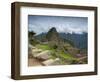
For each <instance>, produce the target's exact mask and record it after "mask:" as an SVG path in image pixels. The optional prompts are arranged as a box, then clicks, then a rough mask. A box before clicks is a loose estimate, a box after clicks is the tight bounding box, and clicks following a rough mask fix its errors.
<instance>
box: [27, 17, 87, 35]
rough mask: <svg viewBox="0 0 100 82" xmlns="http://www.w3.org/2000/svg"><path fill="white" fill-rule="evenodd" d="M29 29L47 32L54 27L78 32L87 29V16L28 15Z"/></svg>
mask: <svg viewBox="0 0 100 82" xmlns="http://www.w3.org/2000/svg"><path fill="white" fill-rule="evenodd" d="M28 20H29V23H28V28H29V31H30V30H32V31H34V32H36V34H40V33H42V32H48V30H49V29H50V28H52V27H55V28H56V29H57V31H58V32H64V33H73V32H74V33H78V34H81V33H83V32H87V31H88V29H87V28H88V22H87V17H55V16H29V18H28Z"/></svg>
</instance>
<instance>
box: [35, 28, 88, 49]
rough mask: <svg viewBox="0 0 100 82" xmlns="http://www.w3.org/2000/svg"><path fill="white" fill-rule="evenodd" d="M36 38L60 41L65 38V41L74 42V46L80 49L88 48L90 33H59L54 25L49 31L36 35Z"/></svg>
mask: <svg viewBox="0 0 100 82" xmlns="http://www.w3.org/2000/svg"><path fill="white" fill-rule="evenodd" d="M35 38H36V39H38V40H40V41H46V40H47V41H50V40H55V41H58V40H60V39H63V40H64V41H69V42H72V43H73V44H74V46H75V47H76V48H79V49H87V44H88V33H85V32H84V33H82V34H76V33H72V34H71V33H58V32H57V31H56V29H55V28H54V27H53V28H51V29H50V30H49V31H48V32H47V33H41V34H39V35H36V36H35Z"/></svg>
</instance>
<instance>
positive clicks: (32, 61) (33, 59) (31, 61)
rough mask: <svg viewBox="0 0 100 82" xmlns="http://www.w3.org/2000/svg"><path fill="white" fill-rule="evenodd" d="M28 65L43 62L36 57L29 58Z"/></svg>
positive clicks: (39, 64) (37, 64)
mask: <svg viewBox="0 0 100 82" xmlns="http://www.w3.org/2000/svg"><path fill="white" fill-rule="evenodd" d="M28 66H42V64H41V62H40V61H38V60H37V59H35V58H29V59H28Z"/></svg>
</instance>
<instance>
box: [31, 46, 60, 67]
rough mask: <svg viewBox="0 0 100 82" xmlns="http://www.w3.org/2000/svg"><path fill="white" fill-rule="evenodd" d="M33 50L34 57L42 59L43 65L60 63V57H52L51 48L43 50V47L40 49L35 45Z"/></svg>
mask: <svg viewBox="0 0 100 82" xmlns="http://www.w3.org/2000/svg"><path fill="white" fill-rule="evenodd" d="M31 50H32V56H33V58H36V59H37V60H42V62H41V65H43V66H49V65H56V64H59V63H58V62H59V58H55V59H52V57H51V52H50V50H45V51H43V50H42V49H38V48H36V47H33V48H32V49H31Z"/></svg>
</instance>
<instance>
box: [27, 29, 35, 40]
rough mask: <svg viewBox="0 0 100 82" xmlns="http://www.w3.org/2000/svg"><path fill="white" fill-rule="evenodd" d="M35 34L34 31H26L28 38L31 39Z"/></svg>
mask: <svg viewBox="0 0 100 82" xmlns="http://www.w3.org/2000/svg"><path fill="white" fill-rule="evenodd" d="M35 34H36V33H35V32H33V31H29V32H28V37H29V38H30V39H32V38H33V36H34V35H35Z"/></svg>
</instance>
